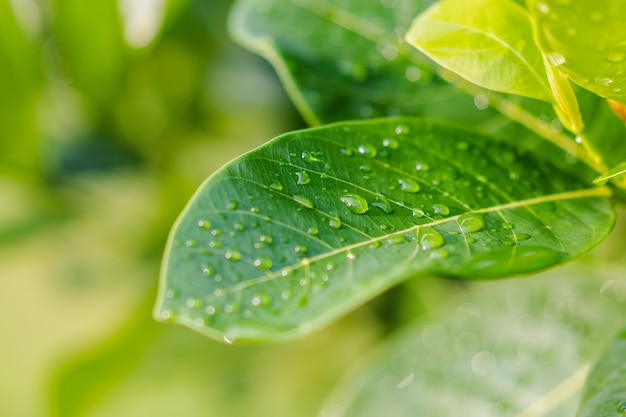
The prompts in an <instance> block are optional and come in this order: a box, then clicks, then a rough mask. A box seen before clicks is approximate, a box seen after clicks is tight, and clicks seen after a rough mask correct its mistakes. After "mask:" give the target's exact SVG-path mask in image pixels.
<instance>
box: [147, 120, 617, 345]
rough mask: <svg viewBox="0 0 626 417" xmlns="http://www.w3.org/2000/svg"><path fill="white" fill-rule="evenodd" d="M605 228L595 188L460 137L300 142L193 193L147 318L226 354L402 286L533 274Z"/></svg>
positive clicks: (345, 131)
mask: <svg viewBox="0 0 626 417" xmlns="http://www.w3.org/2000/svg"><path fill="white" fill-rule="evenodd" d="M613 222H614V211H613V208H612V205H611V202H610V199H609V190H608V189H607V188H604V187H596V188H589V185H587V184H585V183H582V182H579V181H578V180H576V179H573V178H571V177H570V176H568V175H566V174H562V173H561V172H560V171H559V170H558V169H556V168H555V167H554V166H552V165H551V164H550V163H548V162H545V161H543V160H540V159H537V158H535V157H531V156H529V155H527V156H524V155H520V154H519V153H517V152H516V150H515V149H513V148H510V147H508V146H506V145H503V144H498V143H496V142H493V141H492V140H490V139H489V138H486V137H483V136H481V135H478V134H475V133H472V132H468V131H465V130H462V129H458V128H453V127H450V126H447V125H440V124H434V123H429V122H423V121H419V120H416V119H409V118H394V119H379V120H371V121H365V122H347V123H340V124H334V125H329V126H327V127H323V128H315V129H310V130H303V131H299V132H294V133H290V134H286V135H283V136H280V137H279V138H277V139H275V140H273V141H271V142H269V143H268V144H267V145H265V146H263V147H261V148H259V149H257V150H255V151H252V152H250V153H249V154H246V155H244V156H242V157H240V158H239V159H237V160H235V161H233V162H231V163H230V164H228V165H227V166H225V167H224V168H223V169H221V170H220V171H218V172H217V173H216V174H214V175H213V176H212V177H210V178H209V179H208V180H207V181H206V182H205V183H204V184H203V185H202V186H201V187H200V189H199V190H198V192H197V194H196V195H195V196H194V197H193V199H192V200H191V202H190V203H189V205H188V206H187V207H186V209H185V210H184V212H183V213H182V215H181V217H180V218H179V220H178V221H177V223H176V225H175V227H174V229H173V231H172V233H171V235H170V239H169V242H168V246H167V249H166V253H165V256H164V265H163V270H162V280H161V288H160V294H159V300H158V305H157V308H156V312H155V315H156V317H157V318H159V319H161V320H169V321H175V322H178V323H182V324H185V325H188V326H190V327H192V328H194V329H196V330H198V331H199V332H202V333H204V334H206V335H208V336H211V337H214V338H217V339H225V340H226V341H227V342H232V341H272V340H279V339H286V338H292V337H295V336H297V335H300V334H303V333H306V332H308V331H310V330H313V329H315V328H318V327H319V326H322V325H324V324H327V323H328V322H330V321H332V320H334V319H336V318H337V317H338V316H341V315H343V314H345V313H346V312H347V311H349V310H351V309H354V308H355V307H356V306H358V305H360V304H362V303H364V302H365V301H367V300H369V299H371V298H372V297H374V296H376V295H377V294H379V293H381V292H382V291H384V290H385V289H387V288H388V287H390V286H392V285H395V284H397V283H398V282H400V281H402V280H404V279H407V278H408V277H410V276H414V275H424V274H436V275H444V276H451V277H458V278H495V277H502V276H509V275H513V274H522V273H527V272H532V271H536V270H538V269H542V268H546V267H548V266H551V265H554V264H557V263H559V262H561V261H564V260H566V259H569V258H571V257H573V256H576V255H578V254H580V253H581V252H584V251H586V250H588V249H590V248H591V247H593V246H594V245H595V244H597V243H598V242H600V241H601V240H602V239H603V238H604V236H605V235H606V234H607V233H608V232H609V231H610V229H611V227H612V225H613Z"/></svg>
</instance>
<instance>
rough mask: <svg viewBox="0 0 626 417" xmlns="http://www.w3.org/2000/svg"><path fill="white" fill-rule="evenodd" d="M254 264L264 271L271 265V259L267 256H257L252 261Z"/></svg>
mask: <svg viewBox="0 0 626 417" xmlns="http://www.w3.org/2000/svg"><path fill="white" fill-rule="evenodd" d="M253 264H254V266H256V267H257V268H259V269H262V270H264V271H267V270H268V269H270V268H271V267H272V260H271V259H270V258H268V257H267V256H259V257H258V258H256V259H255V260H254V262H253Z"/></svg>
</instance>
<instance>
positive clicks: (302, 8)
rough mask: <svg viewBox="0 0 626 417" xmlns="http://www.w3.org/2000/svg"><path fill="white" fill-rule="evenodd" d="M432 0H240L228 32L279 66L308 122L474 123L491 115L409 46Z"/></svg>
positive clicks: (282, 79)
mask: <svg viewBox="0 0 626 417" xmlns="http://www.w3.org/2000/svg"><path fill="white" fill-rule="evenodd" d="M431 3H432V0H403V1H402V2H394V1H354V0H333V1H330V0H239V1H237V2H236V3H235V5H234V7H233V9H232V13H231V19H230V31H231V33H232V35H233V37H234V38H235V39H236V40H237V41H238V42H239V43H241V44H242V45H244V46H246V47H247V48H249V49H251V50H252V51H254V52H255V53H258V54H260V55H262V56H263V57H265V58H266V59H267V60H269V61H270V62H271V64H272V65H273V66H274V67H275V68H276V70H277V72H278V75H279V76H280V78H281V81H282V83H283V85H284V86H285V88H286V90H287V93H288V94H289V96H290V98H291V99H292V101H293V102H294V104H295V105H296V107H297V108H298V110H299V111H300V113H301V114H302V115H303V117H304V118H305V120H306V121H307V122H308V123H310V124H313V125H315V124H320V123H327V122H334V121H340V120H352V119H362V118H371V117H381V116H397V115H412V116H420V117H428V118H437V119H450V120H455V121H456V122H467V123H471V124H476V123H479V122H481V121H484V120H486V119H490V118H492V117H493V115H494V112H493V111H492V110H490V109H488V110H486V111H485V109H484V107H481V108H482V110H480V109H478V108H477V107H476V106H474V98H473V97H471V96H468V95H467V94H465V93H464V92H462V91H460V90H459V89H457V88H456V87H454V86H452V85H450V84H449V83H448V82H447V81H445V80H443V79H442V78H440V77H439V76H437V75H436V74H435V71H436V68H435V66H434V64H433V63H432V62H430V61H428V60H426V59H425V57H423V56H422V55H421V54H419V53H418V52H417V51H415V50H414V49H413V48H410V47H408V46H407V45H406V43H404V42H403V40H402V39H403V37H404V33H405V32H406V30H407V29H408V27H409V25H410V23H411V20H412V19H413V17H414V16H415V15H416V14H417V13H419V11H420V10H423V9H424V8H425V7H426V6H428V5H429V4H431Z"/></svg>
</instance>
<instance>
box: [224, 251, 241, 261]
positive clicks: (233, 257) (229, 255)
mask: <svg viewBox="0 0 626 417" xmlns="http://www.w3.org/2000/svg"><path fill="white" fill-rule="evenodd" d="M224 257H225V258H226V259H228V260H229V261H238V260H240V259H241V253H240V252H239V251H238V250H237V249H233V248H228V249H227V250H226V253H224Z"/></svg>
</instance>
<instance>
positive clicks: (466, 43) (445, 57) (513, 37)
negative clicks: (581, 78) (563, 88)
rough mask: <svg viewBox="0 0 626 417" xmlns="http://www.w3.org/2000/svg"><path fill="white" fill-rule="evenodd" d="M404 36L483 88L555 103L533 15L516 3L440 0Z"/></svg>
mask: <svg viewBox="0 0 626 417" xmlns="http://www.w3.org/2000/svg"><path fill="white" fill-rule="evenodd" d="M406 39H407V41H408V42H409V43H410V44H411V45H413V46H415V47H417V48H418V49H419V50H420V51H422V52H424V53H425V54H426V55H428V56H429V57H430V58H432V59H433V60H435V61H436V62H437V63H438V64H440V65H442V66H443V67H445V68H447V69H449V70H451V71H453V72H455V73H456V74H459V75H460V76H462V77H463V78H466V79H467V80H469V81H471V82H472V83H474V84H477V85H480V86H481V87H485V88H488V89H490V90H495V91H500V92H504V93H511V94H518V95H521V96H525V97H532V98H536V99H539V100H544V101H549V102H552V101H553V98H552V94H551V91H550V86H549V85H548V79H547V78H546V72H545V69H544V65H543V60H542V56H541V52H540V51H539V48H537V46H536V45H535V43H534V41H533V33H532V27H531V23H530V18H529V17H528V13H527V12H526V10H525V9H524V8H523V7H521V6H520V5H518V4H516V3H514V2H513V1H509V0H506V1H502V0H443V1H440V2H439V3H437V4H435V5H434V6H432V7H430V8H429V9H428V10H427V11H426V12H424V13H423V14H421V15H420V16H418V17H417V18H416V19H415V21H414V22H413V24H412V25H411V28H410V30H409V31H408V33H407V35H406Z"/></svg>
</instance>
